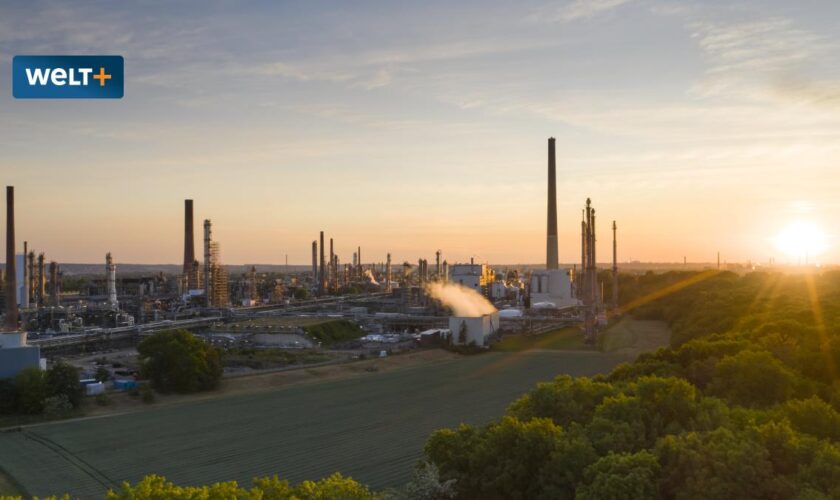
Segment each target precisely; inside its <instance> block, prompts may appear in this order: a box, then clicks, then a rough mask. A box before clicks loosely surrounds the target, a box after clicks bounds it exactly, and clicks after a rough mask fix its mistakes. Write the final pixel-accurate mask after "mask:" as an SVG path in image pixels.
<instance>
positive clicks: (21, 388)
mask: <svg viewBox="0 0 840 500" xmlns="http://www.w3.org/2000/svg"><path fill="white" fill-rule="evenodd" d="M15 388H16V389H17V394H18V410H19V411H21V412H22V413H28V414H32V415H34V414H37V413H41V412H43V411H44V399H45V398H46V397H47V382H46V378H45V377H44V372H43V371H41V369H40V368H35V367H31V368H25V369H24V370H21V372H20V373H18V374H17V377H15Z"/></svg>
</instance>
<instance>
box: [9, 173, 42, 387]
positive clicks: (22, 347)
mask: <svg viewBox="0 0 840 500" xmlns="http://www.w3.org/2000/svg"><path fill="white" fill-rule="evenodd" d="M16 261H17V259H16V256H15V188H14V187H13V186H7V187H6V270H5V273H4V274H5V285H6V286H5V299H6V307H5V311H4V312H5V314H4V318H5V319H4V322H3V330H2V331H0V379H4V378H12V377H14V376H16V375H17V374H18V373H19V372H20V371H21V370H24V369H26V368H31V367H35V368H37V367H40V366H41V365H42V364H41V351H40V349H39V348H38V347H37V346H30V345H27V343H26V332H25V331H21V330H20V328H19V326H18V299H19V296H18V293H17V290H18V283H19V282H18V279H17V262H16Z"/></svg>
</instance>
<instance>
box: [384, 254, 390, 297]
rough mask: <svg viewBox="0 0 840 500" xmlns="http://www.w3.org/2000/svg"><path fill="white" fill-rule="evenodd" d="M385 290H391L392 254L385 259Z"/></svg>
mask: <svg viewBox="0 0 840 500" xmlns="http://www.w3.org/2000/svg"><path fill="white" fill-rule="evenodd" d="M385 291H386V292H390V291H391V254H388V256H387V258H386V259H385Z"/></svg>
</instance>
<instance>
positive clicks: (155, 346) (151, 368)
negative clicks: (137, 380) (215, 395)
mask: <svg viewBox="0 0 840 500" xmlns="http://www.w3.org/2000/svg"><path fill="white" fill-rule="evenodd" d="M137 352H138V353H139V358H140V362H141V363H142V368H141V374H142V376H143V377H144V378H147V379H149V381H150V382H151V384H152V387H154V388H155V389H156V390H158V391H160V392H163V393H166V392H178V393H190V392H197V391H206V390H209V389H213V388H215V387H217V386H218V384H219V380H221V378H222V361H221V356H220V354H219V350H218V349H216V348H215V347H212V346H210V345H208V344H207V343H205V342H204V341H202V340H201V339H199V338H196V337H195V336H194V335H193V334H191V333H190V332H188V331H186V330H175V331H168V332H160V333H156V334H154V335H152V336H151V337H149V338H147V339H145V340H143V341H142V342H140V345H139V346H137Z"/></svg>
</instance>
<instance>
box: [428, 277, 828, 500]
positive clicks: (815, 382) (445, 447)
mask: <svg viewBox="0 0 840 500" xmlns="http://www.w3.org/2000/svg"><path fill="white" fill-rule="evenodd" d="M621 287H622V297H621V300H622V303H623V304H624V306H625V307H627V308H628V309H631V311H630V313H631V314H636V315H638V316H639V317H643V318H648V319H662V320H664V321H667V322H668V323H669V325H670V326H671V328H672V330H673V337H672V344H673V345H672V347H671V348H667V349H661V350H659V351H658V352H656V353H652V354H647V355H643V356H641V357H640V358H639V359H638V360H637V361H636V362H634V363H632V364H626V365H622V366H620V367H618V368H617V369H616V370H615V371H614V372H613V373H612V374H610V375H609V376H600V377H595V378H578V379H572V378H570V377H565V376H564V377H558V378H557V379H556V380H554V381H552V382H546V383H542V384H539V386H538V387H537V388H536V389H534V390H532V391H531V392H529V393H528V394H526V395H524V396H523V397H522V398H520V399H519V400H517V401H516V402H515V403H513V404H512V405H511V406H510V408H509V409H508V411H507V414H506V415H505V416H504V417H503V418H502V419H501V420H499V421H497V422H494V423H492V424H490V425H487V426H485V427H473V426H461V427H460V428H458V429H444V430H440V431H437V432H436V433H434V434H433V435H432V437H431V438H430V439H429V441H428V443H427V445H426V455H427V458H428V459H429V460H430V461H431V462H432V463H434V464H435V465H436V466H437V467H438V468H439V470H440V475H441V479H442V480H455V482H454V485H455V489H456V491H457V494H458V497H460V498H558V499H562V498H593V499H594V498H599V499H610V498H616V499H618V498H840V479H838V478H840V413H838V411H839V410H840V389H838V387H839V386H838V384H837V382H838V371H837V370H838V366H840V336H838V326H840V274H838V273H824V274H821V275H796V276H785V275H781V274H767V273H752V274H748V275H746V276H743V277H739V276H737V275H735V274H732V273H717V272H713V273H710V272H706V273H665V274H658V275H656V274H647V275H644V276H640V277H629V276H625V277H623V279H622V282H621Z"/></svg>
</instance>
